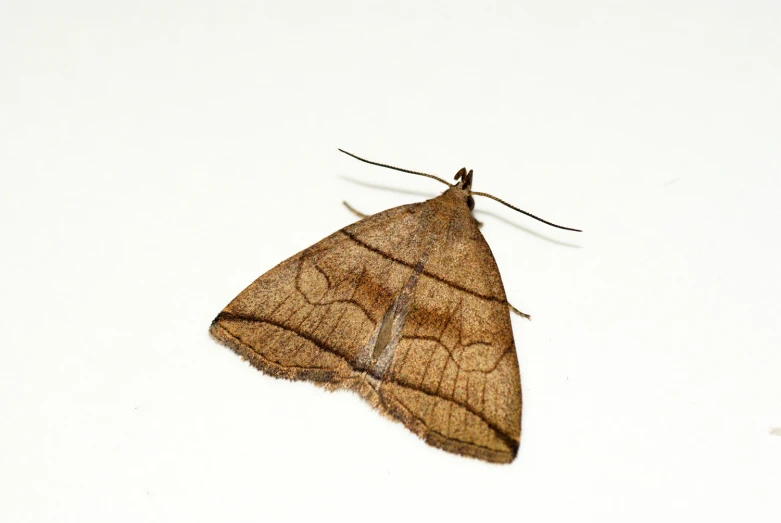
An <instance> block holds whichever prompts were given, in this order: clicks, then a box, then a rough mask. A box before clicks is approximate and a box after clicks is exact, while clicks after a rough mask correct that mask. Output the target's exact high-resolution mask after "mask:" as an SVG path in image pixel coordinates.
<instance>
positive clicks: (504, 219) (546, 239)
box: [473, 209, 583, 249]
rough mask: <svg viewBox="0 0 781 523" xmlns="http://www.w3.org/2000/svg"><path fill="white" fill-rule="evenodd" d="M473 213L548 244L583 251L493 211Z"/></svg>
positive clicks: (575, 245) (572, 244)
mask: <svg viewBox="0 0 781 523" xmlns="http://www.w3.org/2000/svg"><path fill="white" fill-rule="evenodd" d="M473 212H474V213H475V214H479V215H485V216H490V217H491V218H494V219H496V220H499V221H500V222H504V223H506V224H507V225H510V226H512V227H515V228H516V229H519V230H521V231H523V232H525V233H527V234H531V235H532V236H536V237H537V238H540V239H541V240H545V241H548V242H551V243H555V244H556V245H561V246H562V247H571V248H573V249H582V248H583V246H582V245H578V244H576V243H569V242H565V241H561V240H557V239H555V238H551V237H550V236H546V235H545V234H542V233H539V232H537V231H535V230H533V229H529V228H527V227H524V226H523V225H518V224H517V223H515V222H513V221H510V220H508V219H507V218H505V217H504V216H502V215H500V214H496V213H494V212H491V211H483V210H477V209H475V210H474V211H473Z"/></svg>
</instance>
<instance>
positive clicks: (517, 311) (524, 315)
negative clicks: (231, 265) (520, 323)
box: [507, 302, 532, 320]
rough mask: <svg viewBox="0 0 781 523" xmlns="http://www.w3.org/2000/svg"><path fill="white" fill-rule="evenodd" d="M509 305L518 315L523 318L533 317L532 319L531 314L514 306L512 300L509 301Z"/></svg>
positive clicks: (529, 318)
mask: <svg viewBox="0 0 781 523" xmlns="http://www.w3.org/2000/svg"><path fill="white" fill-rule="evenodd" d="M507 305H508V306H509V307H510V310H511V311H512V312H514V313H515V314H517V315H518V316H520V317H521V318H526V319H527V320H531V319H532V317H531V316H529V315H528V314H526V313H525V312H521V311H519V310H518V309H516V308H515V307H513V306H512V304H511V303H510V302H507Z"/></svg>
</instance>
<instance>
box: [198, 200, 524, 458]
mask: <svg viewBox="0 0 781 523" xmlns="http://www.w3.org/2000/svg"><path fill="white" fill-rule="evenodd" d="M211 333H212V335H213V336H214V337H215V338H216V339H217V340H218V341H220V342H221V343H224V344H225V345H227V346H229V347H231V348H232V349H233V350H235V351H236V352H237V353H239V354H240V355H241V356H243V357H244V358H246V359H247V360H249V361H250V362H251V363H252V364H253V365H254V366H255V367H257V368H259V369H261V370H263V371H265V372H267V373H269V374H271V375H273V376H277V377H285V378H290V379H302V380H309V381H313V382H316V383H318V384H321V385H323V386H325V387H327V388H330V389H334V388H349V389H352V390H355V391H356V392H358V393H359V394H360V395H361V396H362V397H363V398H364V399H365V400H366V401H368V402H369V403H370V404H371V405H372V406H374V407H375V408H377V409H378V410H379V411H380V412H382V413H383V414H386V415H388V416H390V417H392V418H394V419H397V420H399V421H401V422H402V423H403V424H404V425H405V426H406V427H407V428H409V429H410V430H412V431H413V432H415V433H416V434H418V435H419V436H421V437H422V438H424V439H425V440H426V441H427V442H428V443H430V444H431V445H434V446H437V447H440V448H442V449H445V450H447V451H450V452H455V453H458V454H463V455H467V456H473V457H477V458H480V459H484V460H487V461H492V462H500V463H508V462H510V461H512V460H513V458H514V457H515V454H516V452H517V449H518V443H519V439H520V418H521V392H520V376H519V372H518V362H517V357H516V354H515V347H514V344H513V337H512V329H511V325H510V316H509V310H508V304H507V301H506V298H505V294H504V289H503V286H502V282H501V278H500V275H499V271H498V269H497V267H496V262H495V261H494V258H493V255H492V254H491V250H490V248H489V247H488V244H487V243H486V241H485V239H484V238H483V236H482V234H481V233H480V231H479V230H478V228H477V224H476V222H475V220H474V218H472V216H471V214H470V212H469V209H468V208H467V207H466V205H465V204H464V205H461V206H458V205H455V206H454V205H453V201H452V198H450V199H448V192H446V193H444V194H443V195H442V196H440V197H438V198H435V199H433V200H429V201H427V202H424V203H420V204H413V205H406V206H402V207H397V208H394V209H390V210H388V211H385V212H381V213H378V214H375V215H373V216H370V217H368V218H365V219H363V220H361V221H359V222H357V223H355V224H353V225H350V226H348V227H345V228H344V229H341V230H340V231H337V232H336V233H334V234H332V235H331V236H329V237H327V238H325V239H324V240H322V241H320V242H318V243H316V244H315V245H313V246H311V247H310V248H308V249H306V250H304V251H302V252H300V253H298V254H296V255H295V256H293V257H291V258H289V259H288V260H286V261H284V262H282V263H281V264H279V265H278V266H276V267H275V268H273V269H272V270H270V271H269V272H267V273H266V274H264V275H263V276H261V277H260V278H258V279H257V280H256V281H255V282H254V283H252V284H251V285H250V286H249V287H247V289H245V290H244V291H243V292H242V293H241V294H239V296H237V297H236V298H235V299H234V300H233V301H232V302H231V303H230V304H229V305H228V306H227V307H226V308H225V309H224V310H223V311H222V312H221V313H220V314H219V315H218V316H217V318H216V319H215V320H214V322H213V323H212V327H211Z"/></svg>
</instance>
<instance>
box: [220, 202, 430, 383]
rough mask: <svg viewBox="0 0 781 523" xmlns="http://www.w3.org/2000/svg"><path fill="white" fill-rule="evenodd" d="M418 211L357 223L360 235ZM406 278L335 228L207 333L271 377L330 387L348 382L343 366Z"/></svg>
mask: <svg viewBox="0 0 781 523" xmlns="http://www.w3.org/2000/svg"><path fill="white" fill-rule="evenodd" d="M422 205H423V204H412V205H405V206H402V207H397V208H394V209H389V210H387V211H384V212H381V213H377V214H375V215H373V216H370V217H368V218H365V219H363V220H361V221H360V222H358V223H359V224H361V229H362V230H364V231H367V232H370V231H375V233H377V234H382V233H383V232H385V233H386V234H392V231H396V230H397V229H398V228H399V227H405V226H407V227H415V226H416V224H417V220H418V219H419V217H420V216H419V215H420V211H421V206H422ZM394 238H395V241H396V242H403V241H404V239H403V236H402V237H399V236H394ZM408 240H409V238H408ZM411 272H412V269H410V268H409V267H406V266H404V265H399V264H397V263H394V262H393V261H391V260H387V259H385V258H383V257H382V256H381V255H380V254H377V253H374V252H371V251H367V249H366V248H365V247H364V246H362V245H360V244H358V243H356V242H355V241H354V240H353V239H352V238H351V236H350V235H349V234H347V233H345V230H340V231H337V232H335V233H334V234H332V235H330V236H328V237H327V238H325V239H323V240H321V241H319V242H318V243H316V244H314V245H312V246H311V247H309V248H308V249H305V250H303V251H301V252H299V253H298V254H296V255H294V256H292V257H290V258H288V259H287V260H285V261H283V262H282V263H280V264H279V265H277V266H276V267H274V268H273V269H271V270H270V271H268V272H267V273H265V274H263V275H262V276H260V277H259V278H258V279H256V280H255V281H254V282H253V283H252V284H250V285H249V286H248V287H247V288H246V289H244V290H243V291H242V292H241V293H240V294H239V295H238V296H237V297H236V298H235V299H234V300H233V301H231V302H230V303H229V304H228V306H227V307H225V309H223V311H222V312H221V313H220V314H219V315H218V316H217V318H215V320H214V321H213V322H212V325H211V329H210V333H211V335H212V336H213V337H214V338H215V339H216V340H217V341H219V342H220V343H223V344H224V345H227V346H228V347H230V348H232V349H233V350H234V351H236V352H237V353H238V354H239V355H241V356H242V357H243V358H245V359H247V360H248V361H249V362H250V363H251V364H252V365H254V366H255V367H257V368H259V369H261V370H263V371H265V372H266V373H268V374H271V375H272V376H276V377H284V378H289V379H299V380H309V381H314V382H318V383H322V384H328V385H330V386H333V387H336V386H339V384H340V383H341V382H343V381H348V382H353V381H354V380H355V377H356V373H355V372H354V370H353V367H352V365H351V362H353V361H355V359H356V357H357V354H358V352H359V351H360V349H361V348H362V347H364V345H365V344H366V343H367V341H368V340H369V338H370V337H371V335H372V332H373V331H374V330H375V327H376V326H377V324H378V323H379V322H380V321H381V320H382V318H383V315H384V314H385V312H386V310H387V309H388V307H389V306H390V304H391V303H392V302H393V300H394V298H395V296H396V294H398V292H399V290H400V289H401V287H402V286H403V285H404V282H405V281H406V280H407V278H408V277H409V274H410V273H411Z"/></svg>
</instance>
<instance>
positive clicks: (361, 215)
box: [342, 201, 369, 218]
mask: <svg viewBox="0 0 781 523" xmlns="http://www.w3.org/2000/svg"><path fill="white" fill-rule="evenodd" d="M342 205H344V206H345V207H347V210H348V211H350V212H351V213H353V214H354V215H356V216H357V217H358V218H368V217H369V215H368V214H363V213H362V212H361V211H358V210H356V209H355V207H353V206H352V205H350V204H349V203H347V202H344V201H343V202H342Z"/></svg>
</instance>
